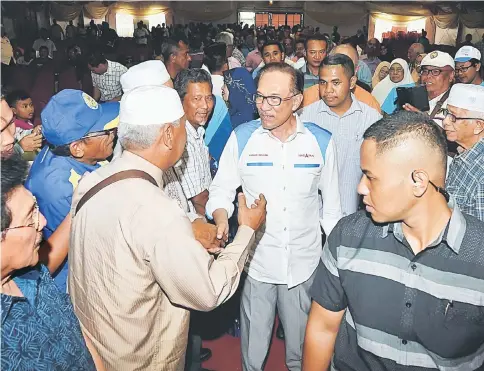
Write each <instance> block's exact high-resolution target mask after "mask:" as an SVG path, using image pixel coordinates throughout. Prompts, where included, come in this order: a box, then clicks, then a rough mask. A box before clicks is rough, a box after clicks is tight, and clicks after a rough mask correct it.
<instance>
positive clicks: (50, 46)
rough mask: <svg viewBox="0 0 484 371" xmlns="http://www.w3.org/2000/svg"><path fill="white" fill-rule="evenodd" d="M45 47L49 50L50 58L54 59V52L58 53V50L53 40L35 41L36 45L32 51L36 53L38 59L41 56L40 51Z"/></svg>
mask: <svg viewBox="0 0 484 371" xmlns="http://www.w3.org/2000/svg"><path fill="white" fill-rule="evenodd" d="M42 46H45V47H47V49H49V57H50V58H54V52H56V51H57V48H56V47H55V44H54V42H53V41H52V40H51V39H47V40H44V39H37V40H35V41H34V44H33V45H32V49H34V50H35V51H36V55H37V57H38V56H39V49H40V48H41V47H42Z"/></svg>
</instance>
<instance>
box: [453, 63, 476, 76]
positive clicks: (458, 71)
mask: <svg viewBox="0 0 484 371" xmlns="http://www.w3.org/2000/svg"><path fill="white" fill-rule="evenodd" d="M475 66H476V63H473V62H471V65H470V66H465V67H461V68H456V69H455V74H456V75H458V74H460V73H466V72H467V71H469V68H471V67H475Z"/></svg>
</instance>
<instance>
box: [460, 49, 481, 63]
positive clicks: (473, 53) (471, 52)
mask: <svg viewBox="0 0 484 371" xmlns="http://www.w3.org/2000/svg"><path fill="white" fill-rule="evenodd" d="M473 58H474V59H477V60H478V61H480V60H481V52H480V51H479V50H478V49H476V48H474V47H473V46H469V45H466V46H463V47H462V48H460V49H459V50H458V51H457V54H456V55H455V61H456V62H467V61H469V60H471V59H473Z"/></svg>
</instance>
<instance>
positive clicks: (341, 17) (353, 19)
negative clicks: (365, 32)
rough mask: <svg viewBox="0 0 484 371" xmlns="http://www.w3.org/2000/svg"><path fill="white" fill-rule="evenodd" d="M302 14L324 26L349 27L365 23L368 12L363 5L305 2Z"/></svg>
mask: <svg viewBox="0 0 484 371" xmlns="http://www.w3.org/2000/svg"><path fill="white" fill-rule="evenodd" d="M304 12H305V14H306V15H308V16H309V17H311V18H312V19H314V20H315V21H317V22H319V23H322V24H326V25H338V26H345V25H346V26H351V25H356V24H361V23H362V22H363V23H366V22H365V19H366V16H367V14H368V12H367V11H366V9H365V5H364V3H361V4H360V3H351V2H348V3H345V2H335V3H323V2H311V1H307V2H306V3H305V4H304Z"/></svg>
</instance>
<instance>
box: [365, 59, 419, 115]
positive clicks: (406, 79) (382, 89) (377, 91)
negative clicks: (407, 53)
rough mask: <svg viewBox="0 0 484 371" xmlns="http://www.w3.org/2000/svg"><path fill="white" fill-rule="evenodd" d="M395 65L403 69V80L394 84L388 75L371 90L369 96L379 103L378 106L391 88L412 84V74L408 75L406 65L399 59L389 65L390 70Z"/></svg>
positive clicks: (408, 70)
mask: <svg viewBox="0 0 484 371" xmlns="http://www.w3.org/2000/svg"><path fill="white" fill-rule="evenodd" d="M395 63H398V64H399V65H400V66H402V68H403V80H402V81H400V82H397V83H394V82H393V81H392V80H390V74H388V76H387V77H385V78H384V79H383V80H381V81H380V82H379V83H378V84H377V85H376V86H375V87H374V88H373V91H372V92H371V94H372V95H373V96H374V97H375V98H376V100H377V101H378V103H380V106H381V105H382V104H383V102H385V99H386V98H387V96H388V94H389V93H390V91H391V90H392V89H393V88H395V87H397V86H401V85H406V84H411V83H414V81H413V78H412V74H411V73H410V69H409V68H408V63H407V62H406V61H405V60H403V59H401V58H397V59H394V60H393V61H392V63H391V64H390V68H392V66H393V65H394V64H395Z"/></svg>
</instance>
